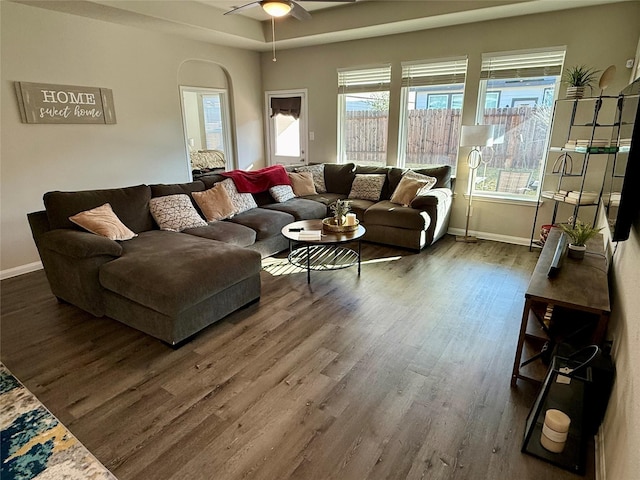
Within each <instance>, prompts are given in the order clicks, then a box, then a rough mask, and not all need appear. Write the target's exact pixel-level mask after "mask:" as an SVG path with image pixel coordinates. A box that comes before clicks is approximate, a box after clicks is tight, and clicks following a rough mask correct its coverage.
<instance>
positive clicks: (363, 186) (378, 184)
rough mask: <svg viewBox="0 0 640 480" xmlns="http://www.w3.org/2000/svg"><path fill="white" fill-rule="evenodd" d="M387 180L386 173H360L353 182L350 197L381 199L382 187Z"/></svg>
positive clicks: (374, 200)
mask: <svg viewBox="0 0 640 480" xmlns="http://www.w3.org/2000/svg"><path fill="white" fill-rule="evenodd" d="M386 180H387V175H386V174H358V173H356V178H355V179H354V180H353V183H352V184H351V191H350V192H349V199H355V198H359V199H361V200H371V201H373V202H377V201H378V200H380V193H381V192H382V187H383V186H384V183H385V182H386Z"/></svg>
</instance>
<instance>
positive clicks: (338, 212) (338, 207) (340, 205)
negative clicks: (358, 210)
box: [331, 200, 351, 219]
mask: <svg viewBox="0 0 640 480" xmlns="http://www.w3.org/2000/svg"><path fill="white" fill-rule="evenodd" d="M349 210H351V202H350V201H349V200H336V202H335V203H334V204H333V205H331V211H332V212H333V216H334V217H335V218H336V219H339V218H342V217H344V216H345V215H346V214H347V213H349Z"/></svg>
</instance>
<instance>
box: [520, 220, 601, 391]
mask: <svg viewBox="0 0 640 480" xmlns="http://www.w3.org/2000/svg"><path fill="white" fill-rule="evenodd" d="M561 234H562V232H561V230H560V229H559V228H552V229H551V231H550V232H549V236H548V238H547V241H546V243H545V245H544V248H543V249H542V252H541V253H540V258H539V259H538V263H537V264H536V267H535V270H534V272H533V275H532V276H531V280H530V282H529V287H528V288H527V291H526V293H525V303H524V310H523V312H522V323H521V325H520V335H519V337H518V345H517V347H516V356H515V360H514V363H513V373H512V375H511V386H512V387H515V385H516V382H517V380H518V379H522V380H527V381H532V382H541V381H542V379H543V378H544V376H545V373H546V370H547V368H546V367H545V366H543V365H541V363H542V362H541V361H540V360H536V361H535V362H530V363H529V362H528V360H529V359H530V358H531V357H532V356H533V354H534V353H535V352H536V350H534V348H535V346H536V345H537V346H538V347H540V346H541V345H542V344H543V343H544V342H545V341H548V340H549V338H550V337H549V336H548V331H547V328H546V327H548V326H549V325H550V324H551V323H555V324H556V326H562V324H563V322H565V323H566V324H570V328H573V329H575V328H576V327H577V328H580V327H581V325H584V326H585V327H588V326H589V327H590V326H591V325H593V329H592V332H591V336H590V341H591V342H592V343H593V344H596V345H600V344H601V343H602V340H603V339H604V335H605V333H606V330H607V323H608V321H609V313H610V305H609V284H608V279H607V260H606V257H605V254H604V246H603V239H602V235H597V236H596V237H595V238H593V239H591V240H590V241H589V242H588V243H587V252H586V255H585V258H584V259H583V260H573V259H571V258H568V257H566V255H565V258H564V259H563V263H562V266H561V268H560V270H559V272H558V273H557V275H556V276H555V277H553V278H549V277H548V276H547V273H548V271H549V267H550V265H551V262H552V260H553V256H554V254H555V251H556V246H557V245H558V242H559V240H560V236H561ZM538 351H539V349H538ZM523 353H526V356H525V358H524V359H523V358H522V357H523Z"/></svg>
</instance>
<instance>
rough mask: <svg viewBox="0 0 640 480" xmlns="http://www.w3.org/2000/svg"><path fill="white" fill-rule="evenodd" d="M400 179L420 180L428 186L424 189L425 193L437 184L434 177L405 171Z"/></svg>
mask: <svg viewBox="0 0 640 480" xmlns="http://www.w3.org/2000/svg"><path fill="white" fill-rule="evenodd" d="M402 177H403V178H404V177H407V178H413V179H414V180H420V181H423V182H426V183H427V184H428V185H429V186H428V187H426V188H425V189H424V191H425V192H426V191H427V190H429V189H431V188H433V186H434V185H435V184H436V183H438V179H437V178H436V177H430V176H429V175H423V174H422V173H417V172H414V171H413V170H407V172H405V174H404V175H403V176H402Z"/></svg>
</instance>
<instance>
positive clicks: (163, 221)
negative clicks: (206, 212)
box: [149, 194, 207, 232]
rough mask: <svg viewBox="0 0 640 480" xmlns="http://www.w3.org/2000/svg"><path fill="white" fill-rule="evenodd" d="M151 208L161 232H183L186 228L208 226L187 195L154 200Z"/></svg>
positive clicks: (168, 196)
mask: <svg viewBox="0 0 640 480" xmlns="http://www.w3.org/2000/svg"><path fill="white" fill-rule="evenodd" d="M149 208H150V209H151V215H153V218H154V220H155V221H156V223H157V224H158V226H159V227H160V229H161V230H169V231H171V232H181V231H182V230H184V229H186V228H193V227H202V226H205V225H207V222H205V221H204V220H203V219H202V217H201V216H200V215H199V214H198V212H197V211H196V209H195V207H194V206H193V204H192V203H191V199H190V198H189V197H188V196H187V195H185V194H178V195H166V196H164V197H156V198H152V199H151V201H150V202H149Z"/></svg>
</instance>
